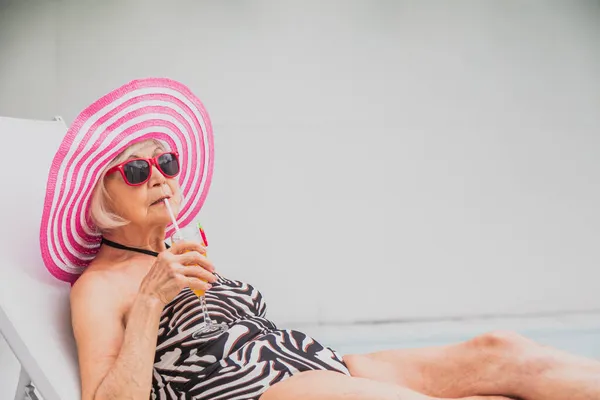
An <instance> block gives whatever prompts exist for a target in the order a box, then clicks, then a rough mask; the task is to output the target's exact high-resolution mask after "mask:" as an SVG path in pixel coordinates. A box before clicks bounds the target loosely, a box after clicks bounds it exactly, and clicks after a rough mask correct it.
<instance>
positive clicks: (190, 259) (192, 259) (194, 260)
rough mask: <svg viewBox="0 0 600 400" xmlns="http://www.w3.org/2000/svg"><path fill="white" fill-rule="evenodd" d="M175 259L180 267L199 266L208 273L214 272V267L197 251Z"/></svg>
mask: <svg viewBox="0 0 600 400" xmlns="http://www.w3.org/2000/svg"><path fill="white" fill-rule="evenodd" d="M175 257H177V262H178V263H179V264H182V265H199V266H201V267H202V268H205V269H207V270H209V271H210V272H214V270H215V266H214V265H213V264H212V263H211V262H210V261H209V260H208V258H206V257H205V256H203V255H202V254H200V253H198V252H197V251H190V252H188V253H184V254H180V255H178V256H175Z"/></svg>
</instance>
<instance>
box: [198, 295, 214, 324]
mask: <svg viewBox="0 0 600 400" xmlns="http://www.w3.org/2000/svg"><path fill="white" fill-rule="evenodd" d="M200 305H201V306H202V313H203V314H204V323H205V324H209V325H210V324H212V321H211V320H210V316H209V315H208V306H207V305H206V297H204V296H201V297H200Z"/></svg>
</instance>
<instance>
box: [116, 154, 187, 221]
mask: <svg viewBox="0 0 600 400" xmlns="http://www.w3.org/2000/svg"><path fill="white" fill-rule="evenodd" d="M164 152H165V150H164V149H163V148H161V147H160V146H158V145H157V144H155V143H152V142H149V143H148V144H147V145H145V146H142V147H141V148H139V149H138V150H137V151H135V153H134V154H132V155H131V156H130V157H129V159H134V158H152V157H155V156H157V155H159V154H161V153H164ZM104 179H105V180H106V181H105V186H106V191H107V192H108V195H109V198H108V204H109V207H110V209H111V210H112V211H113V212H114V213H115V214H117V215H119V216H120V217H122V218H125V219H126V220H128V221H130V222H131V224H134V225H138V226H155V225H165V226H166V225H168V224H169V223H170V222H171V218H170V215H169V212H168V210H167V207H166V206H165V203H164V201H162V199H163V198H165V197H168V198H169V203H170V205H171V208H172V209H173V213H174V214H175V215H176V216H177V214H178V213H179V208H180V204H181V192H180V188H179V183H178V181H177V177H175V178H167V177H166V176H164V175H163V174H162V172H161V171H160V170H159V169H158V168H156V166H155V165H152V174H151V176H150V179H149V180H148V181H147V182H145V183H143V184H141V185H138V186H130V185H128V184H127V183H126V182H125V181H124V180H123V176H122V175H121V173H120V172H113V173H111V174H108V175H106V177H105V178H104Z"/></svg>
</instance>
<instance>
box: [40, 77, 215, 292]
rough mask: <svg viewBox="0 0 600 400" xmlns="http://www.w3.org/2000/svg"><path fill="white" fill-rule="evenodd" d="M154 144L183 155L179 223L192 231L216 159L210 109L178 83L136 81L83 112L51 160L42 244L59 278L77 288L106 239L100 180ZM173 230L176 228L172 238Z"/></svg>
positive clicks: (41, 233)
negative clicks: (121, 158) (116, 162)
mask: <svg viewBox="0 0 600 400" xmlns="http://www.w3.org/2000/svg"><path fill="white" fill-rule="evenodd" d="M148 139H157V140H159V141H161V142H163V143H165V144H166V145H167V146H168V147H170V149H171V150H177V151H178V152H179V161H180V165H181V173H180V174H179V176H178V179H179V183H180V185H181V192H182V197H183V203H182V207H181V211H180V212H179V215H178V217H177V222H178V224H179V225H181V226H185V225H187V224H188V223H190V222H191V220H192V219H194V217H195V216H196V215H197V214H198V212H199V211H200V208H201V207H202V204H203V203H204V200H205V199H206V195H207V193H208V189H209V187H210V182H211V178H212V172H213V160H214V148H213V132H212V126H211V124H210V119H209V117H208V114H207V112H206V110H205V109H204V106H203V105H202V103H201V102H200V100H199V99H198V98H197V97H196V96H195V95H194V94H193V93H192V92H191V91H190V90H189V89H188V88H187V87H186V86H184V85H182V84H181V83H179V82H176V81H173V80H170V79H166V78H148V79H140V80H135V81H132V82H130V83H128V84H126V85H124V86H122V87H120V88H118V89H116V90H114V91H112V92H110V93H109V94H107V95H105V96H104V97H102V98H101V99H99V100H97V101H96V102H95V103H94V104H92V105H91V106H89V107H88V108H86V109H85V110H83V111H82V112H81V114H79V116H78V117H77V118H76V119H75V122H74V123H73V125H72V126H71V127H70V128H69V130H68V131H67V134H66V136H65V138H64V139H63V141H62V143H61V145H60V147H59V149H58V151H57V153H56V155H55V156H54V160H53V161H52V165H51V167H50V172H49V175H48V184H47V188H46V198H45V201H44V210H43V214H42V224H41V227H40V246H41V252H42V258H43V260H44V263H45V264H46V267H47V268H48V270H49V271H50V272H51V273H52V275H54V276H55V277H56V278H58V279H60V280H63V281H66V282H71V283H73V282H75V280H77V278H78V277H79V275H81V273H82V272H83V270H84V269H85V267H86V266H87V265H88V264H89V263H90V261H91V260H92V259H93V258H94V256H95V255H96V253H97V251H98V249H99V247H100V240H101V237H100V233H99V232H98V230H97V229H96V228H95V226H94V224H93V223H92V221H91V220H90V218H89V215H88V207H89V202H90V197H91V194H92V191H93V189H94V186H95V185H96V182H97V181H98V178H99V176H100V174H101V173H102V172H103V170H104V169H105V168H106V166H107V165H108V163H109V162H110V161H112V160H113V159H114V158H115V157H116V156H117V155H118V154H119V153H121V152H122V151H123V150H125V148H127V147H129V146H130V145H132V144H134V143H137V142H140V141H143V140H148ZM172 232H173V228H172V227H171V226H169V227H168V228H167V236H170V235H171V233H172Z"/></svg>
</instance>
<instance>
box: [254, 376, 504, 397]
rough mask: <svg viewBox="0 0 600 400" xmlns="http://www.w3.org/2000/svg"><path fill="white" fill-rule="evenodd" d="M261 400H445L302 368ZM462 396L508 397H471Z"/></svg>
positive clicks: (398, 387) (370, 381)
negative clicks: (305, 370) (303, 370)
mask: <svg viewBox="0 0 600 400" xmlns="http://www.w3.org/2000/svg"><path fill="white" fill-rule="evenodd" d="M260 400H442V399H439V398H435V397H431V396H426V395H424V394H421V393H417V392H415V391H413V390H410V389H406V388H403V387H400V386H398V385H395V384H391V383H385V382H375V381H372V380H370V379H365V378H355V377H350V376H347V375H343V374H340V373H338V372H331V371H310V372H303V373H300V374H297V375H294V376H292V377H291V378H289V379H286V380H285V381H283V382H280V383H277V384H276V385H273V386H272V387H271V388H270V389H269V390H267V391H266V392H265V393H264V394H263V395H262V396H261V397H260ZM462 400H507V399H506V398H503V397H470V398H465V399H462Z"/></svg>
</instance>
